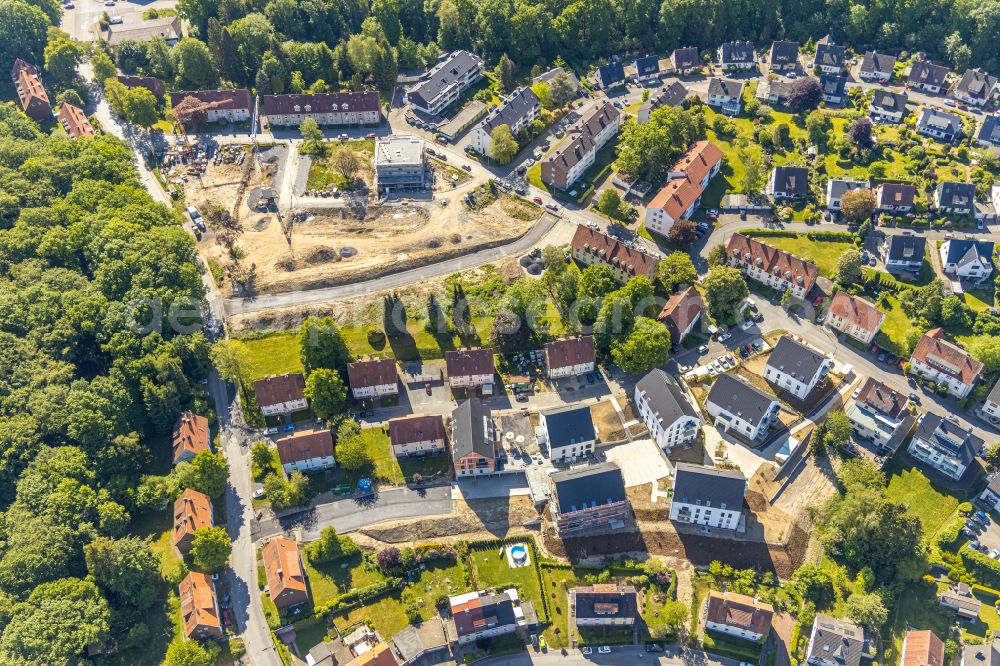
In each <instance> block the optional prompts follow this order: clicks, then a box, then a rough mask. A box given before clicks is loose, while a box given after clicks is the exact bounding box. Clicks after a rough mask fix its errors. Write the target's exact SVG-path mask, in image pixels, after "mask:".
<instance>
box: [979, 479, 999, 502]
mask: <svg viewBox="0 0 1000 666" xmlns="http://www.w3.org/2000/svg"><path fill="white" fill-rule="evenodd" d="M979 500H980V501H981V502H983V503H985V504H986V505H987V510H989V511H1000V474H996V473H994V474H993V478H991V479H990V482H989V483H988V484H986V487H985V488H983V491H982V492H981V493H979Z"/></svg>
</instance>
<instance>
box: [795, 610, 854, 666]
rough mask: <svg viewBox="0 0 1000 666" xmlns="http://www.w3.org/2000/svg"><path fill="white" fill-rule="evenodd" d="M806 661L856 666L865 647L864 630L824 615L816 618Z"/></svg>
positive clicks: (845, 621) (850, 623)
mask: <svg viewBox="0 0 1000 666" xmlns="http://www.w3.org/2000/svg"><path fill="white" fill-rule="evenodd" d="M813 630H814V633H813V639H812V641H811V642H810V644H809V654H808V655H807V656H806V658H807V659H812V658H815V659H817V660H822V661H832V662H835V663H838V664H841V665H842V666H858V664H860V663H861V654H862V652H863V650H864V646H865V633H864V630H863V629H862V628H861V627H859V626H858V625H856V624H854V623H853V622H851V621H849V620H842V619H839V618H835V617H832V616H830V615H826V614H822V613H821V614H819V615H817V616H816V621H815V624H814V625H813Z"/></svg>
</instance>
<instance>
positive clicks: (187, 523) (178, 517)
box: [170, 488, 215, 556]
mask: <svg viewBox="0 0 1000 666" xmlns="http://www.w3.org/2000/svg"><path fill="white" fill-rule="evenodd" d="M214 524H215V523H214V517H213V515H212V500H211V499H209V497H208V495H206V494H205V493H200V492H198V491H197V490H195V489H193V488H186V489H185V490H184V492H182V493H181V496H180V497H178V498H177V499H176V500H174V526H173V529H172V531H171V533H170V534H171V537H170V542H171V543H172V544H173V546H174V548H176V549H177V552H179V553H180V554H181V555H182V556H187V554H188V553H190V552H191V544H192V542H194V533H195V532H197V531H198V530H201V529H207V528H209V527H212V525H214Z"/></svg>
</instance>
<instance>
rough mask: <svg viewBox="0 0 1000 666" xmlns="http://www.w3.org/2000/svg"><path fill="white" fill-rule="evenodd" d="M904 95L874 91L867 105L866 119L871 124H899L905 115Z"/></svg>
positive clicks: (905, 99)
mask: <svg viewBox="0 0 1000 666" xmlns="http://www.w3.org/2000/svg"><path fill="white" fill-rule="evenodd" d="M906 102H907V97H906V93H905V92H903V93H899V92H895V91H893V90H875V91H873V92H872V101H871V104H869V105H868V117H869V118H871V120H872V122H873V123H893V124H894V123H901V122H903V117H904V116H905V115H906Z"/></svg>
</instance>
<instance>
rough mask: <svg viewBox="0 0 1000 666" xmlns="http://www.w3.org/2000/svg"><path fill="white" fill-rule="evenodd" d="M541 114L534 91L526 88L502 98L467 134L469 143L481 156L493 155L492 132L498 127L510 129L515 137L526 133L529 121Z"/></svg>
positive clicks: (540, 107)
mask: <svg viewBox="0 0 1000 666" xmlns="http://www.w3.org/2000/svg"><path fill="white" fill-rule="evenodd" d="M541 112H542V103H541V101H539V99H538V95H536V94H535V91H534V90H532V89H531V88H528V87H527V86H524V87H521V88H518V89H517V90H515V91H514V92H512V93H511V94H510V95H507V96H506V97H504V98H503V99H502V100H501V101H500V104H499V105H497V106H495V107H493V109H492V110H491V111H490V112H489V113H488V114H487V115H486V117H485V118H483V119H482V120H481V121H480V122H479V124H478V125H476V126H475V127H473V128H472V132H470V133H469V139H468V140H469V143H470V144H471V145H472V147H473V148H475V149H476V150H477V151H478V152H479V153H480V154H482V155H490V156H492V155H493V130H495V129H496V128H497V127H500V125H506V126H507V127H509V128H510V131H511V134H513V135H514V136H515V137H516V136H517V135H518V134H521V133H522V132H524V131H527V129H528V125H529V124H531V121H533V120H535V119H536V118H538V116H539V114H540V113H541Z"/></svg>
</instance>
